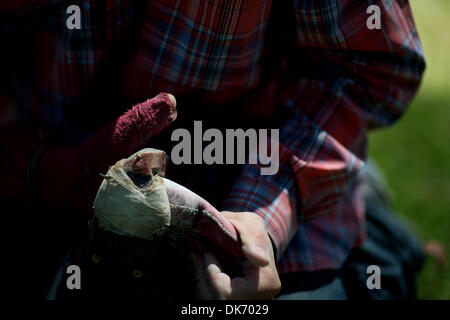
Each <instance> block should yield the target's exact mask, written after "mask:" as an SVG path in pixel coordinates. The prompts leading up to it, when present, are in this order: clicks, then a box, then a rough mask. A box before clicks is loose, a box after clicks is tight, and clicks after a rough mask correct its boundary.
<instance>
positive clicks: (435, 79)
mask: <svg viewBox="0 0 450 320" xmlns="http://www.w3.org/2000/svg"><path fill="white" fill-rule="evenodd" d="M410 3H411V7H412V10H413V14H414V18H415V22H416V26H417V29H418V32H419V36H420V38H421V41H422V45H423V47H424V51H425V58H426V61H427V69H426V71H425V75H424V78H423V82H422V86H421V88H420V90H419V92H418V94H417V96H416V98H415V99H414V101H413V103H412V104H411V105H410V108H409V110H408V111H407V112H406V114H405V115H404V117H402V118H401V120H399V122H397V123H396V124H395V125H394V126H392V127H390V128H388V129H383V130H378V131H374V132H372V133H371V134H370V143H369V150H370V155H371V156H372V157H373V158H374V159H375V160H376V161H377V162H378V165H379V166H380V167H381V168H382V169H383V171H384V173H385V175H386V178H387V180H388V182H389V184H390V187H391V188H392V190H393V193H394V203H395V208H396V210H397V211H398V212H400V213H401V214H403V215H404V216H406V217H407V218H408V219H409V220H411V221H412V222H413V223H414V225H415V226H416V228H417V229H418V231H419V233H420V234H421V236H422V237H423V239H425V240H431V239H435V240H438V241H440V242H441V243H442V244H444V245H445V246H446V252H447V257H448V258H450V0H410ZM447 260H448V259H447ZM418 289H419V295H418V298H419V299H450V263H449V262H448V261H447V263H446V265H445V267H444V270H438V268H437V267H436V265H435V264H434V262H433V261H432V260H430V259H428V260H427V261H426V263H425V266H424V268H423V270H422V272H421V274H420V277H419V283H418Z"/></svg>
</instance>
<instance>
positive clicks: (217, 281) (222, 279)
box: [204, 252, 231, 299]
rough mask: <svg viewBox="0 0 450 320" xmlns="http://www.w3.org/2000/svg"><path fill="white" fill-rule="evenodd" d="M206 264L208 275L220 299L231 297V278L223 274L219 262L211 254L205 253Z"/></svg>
mask: <svg viewBox="0 0 450 320" xmlns="http://www.w3.org/2000/svg"><path fill="white" fill-rule="evenodd" d="M204 262H205V268H206V274H207V275H208V279H209V281H210V283H211V286H212V288H213V290H215V291H216V292H217V295H218V297H219V298H220V299H227V298H229V297H231V278H230V277H229V276H228V275H227V274H225V273H223V272H222V269H221V267H220V263H219V261H218V260H217V259H216V258H215V257H214V256H213V255H212V254H210V253H208V252H207V253H205V255H204Z"/></svg>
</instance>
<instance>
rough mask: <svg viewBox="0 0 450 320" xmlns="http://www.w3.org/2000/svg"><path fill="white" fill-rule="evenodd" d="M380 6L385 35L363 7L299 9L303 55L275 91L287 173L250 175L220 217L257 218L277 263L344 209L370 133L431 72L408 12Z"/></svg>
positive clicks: (333, 4)
mask: <svg viewBox="0 0 450 320" xmlns="http://www.w3.org/2000/svg"><path fill="white" fill-rule="evenodd" d="M383 3H385V2H383V1H374V2H373V4H376V5H378V6H379V7H380V8H381V29H380V30H377V29H374V30H369V29H368V28H367V27H366V20H367V18H368V17H369V15H368V14H366V9H367V6H368V5H362V4H361V2H359V1H335V0H333V1H317V2H310V3H309V2H308V4H304V2H299V7H297V8H295V11H296V35H295V36H296V45H295V46H296V48H295V49H294V50H292V52H291V54H290V55H289V56H288V57H287V58H286V59H287V67H286V69H285V72H284V74H283V75H282V77H281V80H280V82H279V85H278V95H279V99H280V101H281V103H282V105H283V106H284V107H286V108H287V109H288V110H289V112H290V117H289V119H288V121H287V122H286V123H284V125H283V126H282V127H281V130H280V169H279V171H278V173H277V174H275V175H272V176H261V175H260V174H259V169H258V168H255V167H254V166H250V165H247V166H245V167H244V170H243V172H242V174H241V176H240V177H239V179H238V180H237V182H236V183H235V185H234V187H233V189H232V191H231V193H230V194H229V196H228V199H227V201H226V204H225V207H224V208H223V209H224V210H228V211H236V212H255V213H257V214H258V215H260V216H261V217H262V218H263V219H264V220H265V221H266V223H267V225H268V232H269V235H270V237H271V239H272V240H273V242H274V243H275V247H276V251H277V257H280V256H281V255H282V253H283V251H284V250H285V248H286V246H287V245H288V243H289V241H290V239H291V238H292V237H293V235H294V234H295V232H296V230H297V225H298V223H301V221H305V220H310V219H315V218H317V217H321V218H323V217H324V216H326V215H327V214H328V213H329V212H331V211H332V210H333V208H334V207H335V206H336V205H337V204H338V202H339V201H340V199H341V198H342V197H343V196H344V195H345V194H346V192H347V191H348V190H349V188H350V186H351V185H352V181H353V180H354V178H355V177H356V175H357V173H358V171H359V169H360V168H361V166H362V165H363V161H364V159H365V152H366V150H365V143H366V139H367V130H368V129H370V128H373V127H381V126H387V125H390V124H393V123H394V122H395V121H396V120H397V119H398V118H399V117H400V116H401V115H402V114H403V113H404V111H405V110H406V108H407V106H408V104H409V102H410V101H411V99H412V98H413V96H414V94H415V92H416V90H417V88H418V86H419V83H420V80H421V76H422V73H423V71H424V67H425V62H424V57H423V52H422V48H421V44H420V41H419V38H418V35H417V32H416V30H415V26H414V22H413V18H412V14H411V10H410V6H409V4H408V2H407V1H392V5H390V6H388V7H386V6H384V5H383ZM300 6H301V7H300ZM355 219H356V217H355ZM327 225H328V227H329V228H333V221H331V219H330V221H329V223H327ZM324 228H325V229H326V228H327V226H324ZM342 232H345V231H344V230H342ZM338 249H339V250H341V251H342V250H347V251H348V250H350V249H349V248H345V247H344V248H338ZM346 253H348V252H343V254H346ZM336 254H338V253H336ZM317 267H318V268H320V266H317Z"/></svg>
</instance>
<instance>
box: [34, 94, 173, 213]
mask: <svg viewBox="0 0 450 320" xmlns="http://www.w3.org/2000/svg"><path fill="white" fill-rule="evenodd" d="M176 115H177V112H176V101H175V98H174V97H173V96H172V95H171V94H167V93H160V94H159V95H157V96H156V97H154V98H152V99H149V100H147V101H145V102H143V103H140V104H137V105H135V106H134V107H133V108H132V109H130V110H128V111H127V112H125V113H124V114H123V115H122V116H120V117H119V118H118V119H116V120H115V121H112V122H110V123H108V124H106V125H105V126H104V127H103V128H101V129H100V130H99V131H98V132H97V133H95V134H94V135H92V136H91V137H90V138H88V139H87V140H86V141H84V142H82V143H81V144H80V145H78V146H75V147H65V148H55V149H50V150H48V151H47V152H46V153H45V154H44V155H43V157H42V159H41V161H40V163H39V167H38V170H37V177H38V179H37V180H38V185H37V188H36V189H37V190H38V191H39V192H40V193H41V195H42V196H43V198H44V199H45V200H46V201H47V202H49V203H54V204H62V205H65V206H67V207H70V208H74V209H77V210H83V211H85V212H88V210H90V209H91V208H92V204H93V201H94V198H95V195H96V193H97V189H98V188H99V186H100V183H101V181H102V178H101V176H100V174H104V173H106V171H107V169H108V167H109V166H110V165H113V164H114V163H115V162H116V161H118V160H120V159H122V158H126V157H129V156H130V155H131V154H133V153H134V152H136V151H138V150H139V149H141V148H143V147H145V146H147V145H148V143H149V141H150V140H151V139H152V138H153V137H155V136H157V135H158V134H159V133H160V132H161V131H162V130H163V129H164V128H165V127H167V126H168V125H169V124H170V123H172V122H173V121H174V120H175V118H176Z"/></svg>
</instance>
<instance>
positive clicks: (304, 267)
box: [1, 0, 425, 273]
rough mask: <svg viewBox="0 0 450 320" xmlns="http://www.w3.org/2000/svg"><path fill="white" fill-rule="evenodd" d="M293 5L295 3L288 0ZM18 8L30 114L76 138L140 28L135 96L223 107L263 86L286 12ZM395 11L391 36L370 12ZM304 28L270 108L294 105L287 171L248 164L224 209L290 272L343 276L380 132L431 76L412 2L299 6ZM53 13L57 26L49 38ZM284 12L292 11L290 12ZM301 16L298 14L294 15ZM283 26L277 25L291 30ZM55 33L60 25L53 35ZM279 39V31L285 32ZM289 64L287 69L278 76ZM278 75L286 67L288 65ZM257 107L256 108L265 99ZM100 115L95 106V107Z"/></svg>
mask: <svg viewBox="0 0 450 320" xmlns="http://www.w3.org/2000/svg"><path fill="white" fill-rule="evenodd" d="M283 1H284V0H283ZM143 3H144V2H133V1H119V0H111V1H99V0H95V1H75V0H74V1H70V3H67V2H65V1H58V0H53V1H48V0H47V1H42V0H36V1H14V2H10V3H8V4H6V3H5V4H2V7H1V10H2V11H3V13H7V15H8V17H10V18H11V17H21V20H20V19H19V20H18V21H21V22H20V24H21V26H20V27H18V25H19V23H16V24H14V20H11V21H13V23H11V24H9V25H8V27H7V32H12V33H14V30H15V28H16V29H17V28H27V26H32V27H33V28H35V29H36V30H38V32H36V36H35V38H34V40H33V41H34V42H33V43H34V44H35V48H36V52H35V54H34V55H35V57H37V58H36V66H37V67H36V70H34V74H35V81H34V88H35V89H34V90H33V93H32V98H31V99H28V100H27V101H28V104H24V105H26V107H24V109H23V110H22V111H24V112H23V114H26V115H27V120H28V122H33V121H35V122H36V123H40V124H42V123H44V124H45V125H47V126H49V127H54V128H57V130H59V131H60V132H61V133H62V134H63V135H65V136H69V134H68V133H67V132H66V131H68V130H69V129H70V130H71V133H70V135H72V136H73V135H74V132H76V133H75V135H78V136H76V137H75V138H74V140H81V139H82V138H83V137H84V136H85V135H86V134H87V133H86V134H83V133H80V131H77V128H76V126H77V124H76V123H75V124H73V123H71V119H70V112H69V111H68V110H71V109H73V108H79V107H80V101H81V97H82V96H83V93H84V92H86V91H87V90H89V88H90V84H91V82H92V81H93V79H94V78H95V76H96V72H98V71H97V70H99V69H101V67H102V65H103V64H104V62H105V61H106V60H107V59H108V57H109V56H110V55H112V54H113V53H114V45H115V44H116V43H120V41H121V39H123V38H124V37H128V36H129V35H128V34H127V30H128V29H130V28H131V26H132V25H133V24H134V23H136V19H137V17H140V19H141V20H139V21H140V22H139V23H140V25H139V35H138V40H137V47H136V48H135V49H134V51H133V52H132V54H131V55H130V56H129V57H127V60H126V63H125V64H124V66H123V67H122V70H121V74H120V76H121V77H120V78H121V79H122V80H123V82H122V86H123V89H124V90H125V91H126V92H127V94H129V96H130V97H132V98H134V99H136V101H138V100H139V99H145V98H148V97H149V96H151V95H154V94H156V93H158V92H160V91H167V92H171V93H173V94H175V95H177V94H182V93H184V92H190V91H194V90H202V91H203V92H205V96H208V97H211V98H212V99H219V100H220V98H221V97H239V96H245V95H247V94H248V93H249V92H251V91H252V90H255V89H257V88H258V87H262V84H261V83H262V81H261V79H262V75H263V74H264V73H266V74H267V72H269V75H270V70H269V71H268V70H267V69H268V67H267V65H266V64H264V52H266V51H269V52H270V50H272V49H274V48H271V46H276V44H274V43H277V42H271V41H268V40H267V38H268V37H267V34H266V33H267V32H268V31H267V26H268V21H269V17H270V13H271V9H272V8H273V6H274V3H273V1H268V0H247V1H239V0H214V1H213V0H208V1H197V0H183V1H181V0H165V1H163V0H152V1H146V2H145V3H144V4H143ZM70 4H78V5H79V6H80V7H81V13H82V14H81V23H82V28H81V29H80V30H69V29H68V28H66V19H67V16H68V15H67V13H66V8H67V6H68V5H70ZM138 4H139V5H138ZM371 4H376V5H378V6H379V7H380V8H381V29H373V30H370V29H368V28H367V26H366V20H367V18H368V17H369V15H368V14H367V13H366V10H367V7H368V6H369V5H371ZM289 5H290V6H291V8H292V9H291V10H292V11H290V12H285V16H286V17H288V16H289V15H291V16H292V17H293V21H294V22H295V23H294V24H293V25H292V29H291V30H290V31H289V32H286V34H280V35H279V37H280V38H283V39H284V40H283V41H284V42H283V43H285V44H286V45H287V47H289V48H290V49H289V50H285V51H283V50H282V51H281V54H280V55H281V57H282V59H280V61H282V63H281V64H280V65H281V66H282V67H281V70H282V71H273V72H274V73H273V76H272V81H271V83H272V87H271V88H272V89H273V88H275V89H273V90H262V91H261V92H264V93H261V95H262V97H263V98H261V97H259V98H258V97H256V98H255V99H256V100H257V109H258V108H259V111H261V112H263V113H264V110H265V109H270V108H272V107H273V103H269V102H270V101H276V107H277V108H285V109H286V110H288V112H289V113H290V116H289V119H288V120H287V121H286V122H285V123H284V124H283V125H282V126H281V127H280V168H279V171H278V173H277V174H275V175H272V176H261V175H260V174H259V169H258V168H256V167H255V166H250V165H246V166H244V170H243V172H242V174H241V175H240V177H239V178H238V180H237V181H236V183H235V185H234V187H233V189H232V191H231V193H230V194H229V196H228V198H227V201H226V204H225V207H224V208H223V209H227V210H234V211H251V212H255V213H257V214H259V215H260V216H261V217H263V218H264V220H265V221H266V222H267V226H268V231H269V235H270V236H271V238H272V241H273V243H274V245H275V247H276V252H277V257H278V269H279V272H281V273H286V272H296V271H314V270H320V269H328V268H339V267H340V266H341V265H342V263H343V262H344V261H345V259H346V257H347V255H348V253H349V251H350V250H351V248H352V247H354V246H355V245H357V244H358V243H359V242H360V241H361V240H362V239H363V237H364V202H363V199H362V197H361V194H360V188H359V187H360V185H361V180H360V178H361V177H360V174H359V172H360V171H361V170H360V169H361V168H362V166H363V164H364V160H365V157H366V141H367V130H368V129H370V128H373V127H380V126H386V125H390V124H392V123H394V122H395V121H396V120H397V119H398V118H399V117H400V116H401V115H402V113H403V112H404V111H405V109H406V107H407V105H408V103H409V102H410V100H411V99H412V97H413V95H414V94H415V91H416V90H417V88H418V85H419V83H420V79H421V75H422V73H423V70H424V66H425V64H424V57H423V51H422V47H421V44H420V41H419V38H418V35H417V32H416V29H415V26H414V22H413V18H412V14H411V9H410V6H409V4H408V1H406V0H397V1H395V0H373V1H362V0H290V1H289ZM43 16H45V19H44V20H46V22H45V23H46V27H43V29H42V30H43V31H42V32H39V30H40V29H39V25H40V23H41V21H42V20H43V19H42V17H43ZM283 16H284V14H281V15H280V16H279V18H280V17H283ZM286 21H287V18H286ZM286 21H285V20H283V19H282V18H281V19H279V20H278V21H275V23H274V25H277V26H281V27H283V26H284V25H285V23H286ZM49 26H50V27H49ZM275 37H277V35H275ZM275 69H276V68H275ZM275 69H274V70H275ZM255 104H256V103H255ZM89 112H95V110H89Z"/></svg>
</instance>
